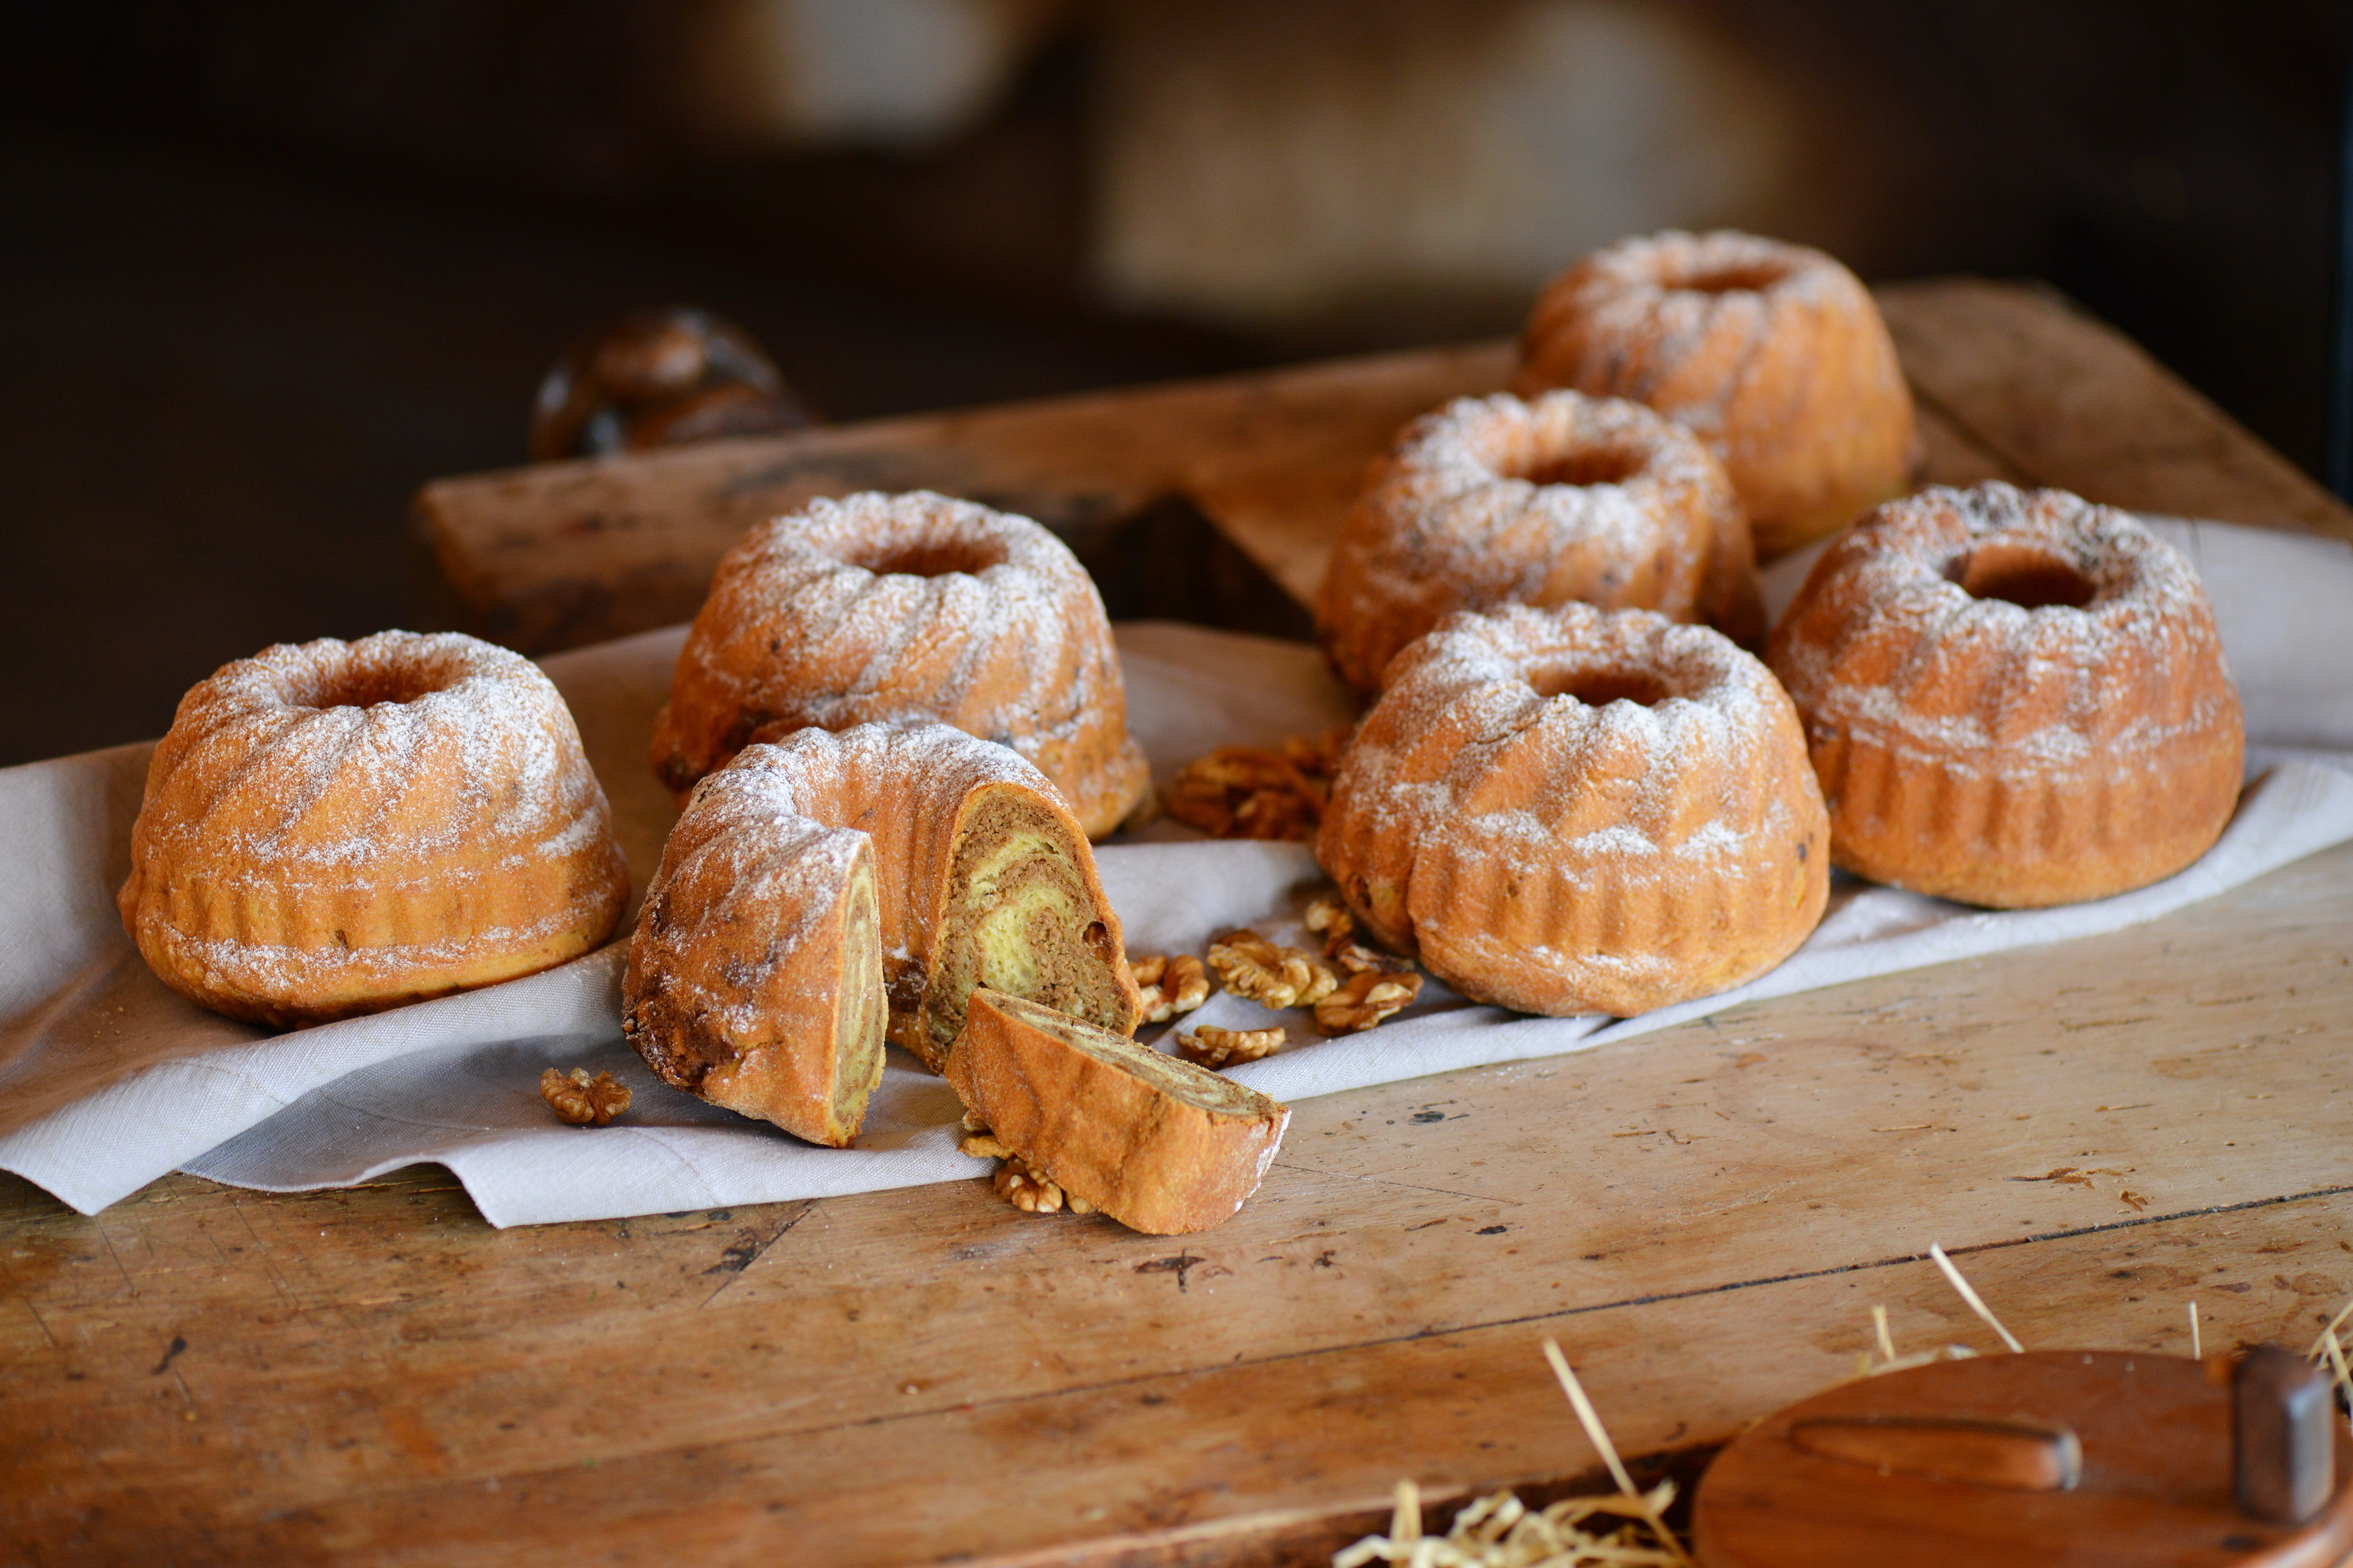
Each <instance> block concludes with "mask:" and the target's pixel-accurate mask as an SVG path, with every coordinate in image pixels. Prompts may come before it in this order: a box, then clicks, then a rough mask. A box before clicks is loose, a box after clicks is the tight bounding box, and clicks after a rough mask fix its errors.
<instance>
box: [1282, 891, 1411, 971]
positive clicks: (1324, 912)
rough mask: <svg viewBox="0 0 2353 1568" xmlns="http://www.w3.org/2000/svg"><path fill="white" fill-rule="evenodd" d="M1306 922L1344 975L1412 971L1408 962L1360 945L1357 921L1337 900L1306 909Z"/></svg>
mask: <svg viewBox="0 0 2353 1568" xmlns="http://www.w3.org/2000/svg"><path fill="white" fill-rule="evenodd" d="M1305 919H1306V925H1307V929H1308V930H1309V931H1314V932H1315V933H1316V934H1317V935H1319V936H1321V937H1322V938H1323V939H1324V957H1326V958H1328V959H1330V960H1331V961H1332V963H1334V965H1335V966H1336V967H1337V968H1338V969H1339V971H1340V973H1343V974H1362V973H1365V972H1366V970H1371V969H1380V970H1388V971H1391V972H1400V971H1410V970H1411V969H1412V968H1413V963H1412V961H1411V960H1409V959H1404V958H1399V957H1398V955H1397V954H1395V953H1393V952H1382V951H1381V950H1380V949H1379V948H1377V947H1372V946H1368V945H1367V944H1366V943H1364V942H1358V941H1357V940H1356V915H1355V913H1354V912H1353V911H1352V910H1349V908H1348V906H1347V905H1345V904H1344V903H1342V902H1341V901H1340V900H1338V899H1335V898H1331V897H1328V896H1327V897H1324V898H1320V899H1317V900H1315V901H1314V902H1313V903H1311V904H1309V905H1308V906H1307V914H1306V917H1305Z"/></svg>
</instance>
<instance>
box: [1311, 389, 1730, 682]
mask: <svg viewBox="0 0 2353 1568" xmlns="http://www.w3.org/2000/svg"><path fill="white" fill-rule="evenodd" d="M1572 599H1577V600H1583V601H1584V602H1586V603H1588V604H1593V605H1600V606H1601V607H1602V608H1604V609H1651V610H1657V611H1659V612H1660V613H1661V614H1662V615H1664V616H1667V617H1668V618H1669V619H1671V620H1677V621H1703V620H1704V621H1708V622H1712V623H1713V624H1715V626H1718V627H1719V628H1721V629H1722V630H1724V631H1725V632H1726V633H1728V634H1729V635H1730V636H1732V637H1734V638H1735V639H1736V640H1738V641H1742V642H1746V643H1749V644H1752V645H1753V644H1755V643H1757V642H1758V641H1761V640H1762V639H1763V637H1764V635H1765V619H1764V611H1763V609H1762V607H1761V605H1760V604H1759V601H1758V597H1757V564H1756V559H1755V555H1754V552H1752V550H1751V549H1750V547H1749V542H1748V527H1747V522H1746V520H1745V519H1744V517H1743V516H1742V514H1741V510H1740V503H1739V500H1738V498H1736V496H1735V495H1734V494H1733V490H1732V484H1731V481H1730V480H1728V479H1726V478H1725V473H1724V469H1723V468H1722V466H1721V465H1719V464H1718V463H1717V462H1716V460H1715V458H1713V457H1711V456H1709V454H1708V452H1707V449H1706V448H1705V447H1703V446H1702V445H1701V444H1700V443H1699V441H1698V440H1697V439H1696V438H1695V437H1693V436H1692V435H1691V434H1690V433H1689V432H1687V431H1685V430H1683V428H1681V427H1680V426H1676V425H1673V424H1672V423H1670V422H1669V421H1667V420H1666V419H1663V418H1662V417H1661V416H1658V415H1656V414H1653V413H1651V411H1650V410H1649V409H1647V408H1644V407H1642V406H1641V405H1639V404H1633V403H1628V402H1624V401H1622V400H1620V399H1615V398H1588V397H1582V396H1579V395H1577V394H1576V393H1573V392H1556V393H1551V394H1547V395H1542V396H1539V397H1537V398H1535V400H1534V401H1532V402H1528V403H1523V402H1521V401H1520V400H1519V399H1518V398H1516V397H1513V396H1510V395H1497V396H1494V397H1486V398H1469V397H1465V398H1461V399H1458V400H1457V401H1455V402H1454V403H1452V404H1450V405H1448V406H1447V407H1445V408H1444V409H1442V410H1440V412H1438V413H1436V414H1431V415H1426V416H1423V417H1422V418H1420V419H1418V420H1416V421H1415V422H1414V423H1413V424H1412V425H1410V426H1408V427H1407V428H1406V430H1405V432H1404V433H1403V434H1402V435H1401V436H1399V437H1398V442H1397V445H1396V447H1395V448H1394V450H1392V451H1391V452H1390V454H1389V455H1388V458H1386V459H1385V460H1384V461H1383V462H1382V463H1381V465H1380V466H1379V468H1377V470H1376V471H1375V473H1374V475H1373V478H1372V480H1371V482H1370V483H1369V484H1368V485H1367V486H1366V489H1365V493H1364V494H1363V495H1362V496H1361V497H1359V498H1358V500H1357V501H1356V505H1355V506H1354V507H1353V508H1352V509H1351V510H1350V511H1349V513H1348V516H1347V519H1346V521H1345V523H1343V525H1342V527H1341V531H1340V537H1339V539H1338V541H1337V542H1335V545H1334V546H1333V552H1332V563H1331V566H1330V568H1329V569H1328V571H1327V572H1326V574H1325V575H1324V588H1323V592H1322V594H1321V595H1320V596H1319V598H1318V603H1317V610H1316V623H1317V628H1318V630H1319V632H1320V633H1321V635H1322V637H1323V639H1324V647H1325V648H1326V650H1327V651H1328V652H1329V653H1330V654H1331V656H1332V662H1333V664H1334V665H1335V667H1336V668H1338V670H1339V671H1340V673H1341V675H1342V676H1343V677H1344V678H1345V679H1347V680H1348V681H1350V682H1351V683H1353V684H1354V685H1356V686H1357V687H1359V688H1361V689H1366V690H1373V689H1377V688H1378V687H1379V685H1380V680H1381V671H1382V670H1383V668H1386V667H1387V666H1388V661H1389V659H1390V658H1393V657H1394V656H1395V655H1396V653H1397V651H1398V649H1399V648H1401V647H1405V646H1406V645H1407V644H1408V643H1409V642H1411V641H1413V639H1414V638H1416V637H1419V636H1421V635H1422V634H1423V633H1424V632H1426V631H1428V630H1430V627H1432V626H1436V625H1437V624H1438V622H1439V620H1440V617H1441V616H1446V615H1449V614H1451V612H1453V611H1455V610H1486V609H1493V608H1494V607H1496V606H1497V605H1558V604H1564V603H1567V601H1569V600H1572Z"/></svg>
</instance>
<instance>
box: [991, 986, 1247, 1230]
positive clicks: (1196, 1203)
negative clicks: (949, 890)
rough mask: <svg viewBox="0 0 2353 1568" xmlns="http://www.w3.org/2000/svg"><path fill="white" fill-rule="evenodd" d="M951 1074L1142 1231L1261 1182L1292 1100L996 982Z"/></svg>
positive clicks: (1013, 1136)
mask: <svg viewBox="0 0 2353 1568" xmlns="http://www.w3.org/2000/svg"><path fill="white" fill-rule="evenodd" d="M947 1079H948V1082H949V1083H950V1084H951V1085H952V1086H954V1088H955V1091H956V1093H957V1095H958V1096H960V1097H961V1098H962V1099H963V1100H964V1103H965V1110H968V1111H970V1112H971V1113H972V1115H973V1117H974V1118H975V1119H976V1120H977V1121H983V1122H986V1123H987V1126H988V1129H989V1131H990V1132H991V1133H992V1134H993V1135H994V1136H995V1137H996V1138H997V1142H1000V1143H1003V1144H1004V1145H1005V1146H1006V1147H1007V1148H1008V1149H1011V1150H1012V1151H1013V1152H1015V1153H1017V1154H1018V1155H1019V1156H1020V1157H1021V1160H1022V1163H1024V1164H1026V1165H1028V1166H1029V1168H1030V1169H1031V1170H1032V1171H1034V1172H1037V1173H1039V1174H1041V1175H1043V1176H1046V1177H1047V1178H1049V1179H1050V1180H1051V1181H1053V1182H1055V1183H1057V1184H1060V1186H1061V1187H1062V1188H1063V1190H1064V1191H1066V1192H1069V1193H1071V1194H1075V1195H1077V1196H1079V1197H1082V1198H1084V1199H1085V1200H1086V1201H1087V1202H1089V1203H1091V1204H1092V1205H1094V1206H1095V1207H1097V1208H1099V1209H1101V1210H1102V1211H1103V1213H1105V1214H1107V1215H1111V1216H1112V1217H1113V1219H1115V1220H1118V1221H1119V1222H1120V1223H1121V1224H1122V1225H1124V1226H1127V1227H1128V1228H1130V1229H1131V1230H1140V1231H1144V1232H1145V1233H1146V1234H1148V1235H1153V1236H1174V1235H1177V1234H1179V1233H1181V1232H1186V1231H1196V1230H1207V1229H1208V1228H1209V1227H1210V1226H1214V1225H1218V1224H1219V1223H1221V1222H1223V1221H1225V1220H1227V1219H1229V1218H1230V1217H1232V1215H1233V1214H1234V1212H1235V1211H1236V1210H1237V1209H1239V1208H1240V1207H1241V1206H1242V1202H1243V1200H1244V1199H1246V1198H1248V1197H1249V1196H1250V1194H1252V1193H1254V1192H1256V1191H1257V1190H1258V1184H1259V1181H1260V1178H1261V1177H1262V1176H1264V1175H1265V1174H1266V1168H1267V1166H1268V1164H1269V1163H1271V1162H1272V1161H1273V1159H1274V1152H1275V1151H1276V1150H1277V1149H1278V1148H1280V1147H1281V1146H1282V1132H1283V1129H1284V1128H1285V1127H1287V1126H1289V1125H1290V1122H1291V1108H1290V1107H1289V1106H1286V1105H1282V1104H1279V1103H1277V1102H1276V1101H1274V1100H1269V1099H1268V1098H1267V1097H1266V1096H1265V1095H1262V1094H1261V1093H1259V1092H1258V1091H1257V1090H1256V1089H1248V1088H1245V1087H1244V1086H1242V1085H1240V1084H1238V1083H1235V1082H1234V1081H1232V1080H1231V1079H1225V1078H1220V1077H1219V1075H1217V1074H1216V1073H1213V1072H1209V1071H1208V1070H1206V1069H1204V1068H1198V1067H1195V1066H1194V1065H1193V1064H1192V1063H1190V1062H1187V1061H1183V1060H1180V1059H1179V1058H1176V1057H1172V1056H1166V1055H1164V1054H1163V1053H1161V1052H1159V1051H1155V1050H1154V1049H1152V1048H1151V1047H1148V1046H1140V1045H1138V1044H1136V1043H1135V1042H1134V1040H1132V1039H1129V1038H1128V1037H1126V1036H1124V1035H1118V1034H1113V1032H1112V1031H1110V1030H1108V1029H1103V1028H1098V1027H1096V1026H1093V1025H1091V1024H1088V1023H1085V1022H1082V1020H1080V1019H1077V1018H1072V1017H1070V1016H1067V1015H1064V1014H1061V1013H1058V1012H1056V1011H1054V1010H1053V1009H1052V1008H1050V1007H1046V1006H1042V1005H1039V1004H1038V1003H1035V1002H1029V1001H1025V1000H1023V999H1022V998H1020V997H1018V996H1008V995H1007V994H1004V993H1002V992H998V991H993V990H989V989H987V988H986V987H983V988H981V989H978V990H976V991H974V992H973V993H972V995H971V999H970V1002H969V1004H968V1005H967V1006H966V1008H965V1023H964V1032H963V1034H962V1035H960V1036H959V1037H957V1039H956V1044H955V1049H954V1050H953V1051H951V1052H950V1053H949V1054H948V1058H947Z"/></svg>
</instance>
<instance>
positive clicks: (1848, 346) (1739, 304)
mask: <svg viewBox="0 0 2353 1568" xmlns="http://www.w3.org/2000/svg"><path fill="white" fill-rule="evenodd" d="M1556 386H1567V387H1575V388H1576V389H1577V390H1578V391H1580V392H1585V393H1589V394H1593V395H1610V396H1618V397H1630V398H1632V399H1633V400H1635V401H1636V402H1638V403H1641V404H1644V405H1648V406H1649V407H1651V408H1653V409H1656V410H1657V411H1658V412H1659V413H1661V414H1663V415H1666V416H1669V417H1670V418H1672V419H1673V420H1675V421H1676V422H1677V423H1678V424H1681V425H1683V426H1685V427H1686V428H1688V429H1690V430H1691V431H1692V432H1693V433H1694V434H1695V435H1697V436H1698V437H1700V438H1701V439H1702V440H1704V442H1706V443H1707V445H1708V447H1709V448H1710V450H1712V451H1713V452H1715V455H1716V457H1718V458H1721V459H1722V460H1723V463H1724V466H1725V470H1726V471H1727V472H1728V473H1729V474H1730V475H1731V478H1732V483H1733V486H1734V488H1735V489H1737V490H1738V492H1739V494H1740V499H1741V501H1742V503H1743V505H1744V506H1745V507H1746V510H1747V511H1748V515H1749V521H1750V523H1751V525H1752V527H1753V528H1754V529H1755V531H1756V535H1757V539H1756V544H1757V554H1758V555H1759V556H1760V557H1770V556H1772V555H1774V554H1777V553H1778V552H1780V551H1782V550H1785V549H1788V548H1790V547H1791V546H1793V545H1795V544H1798V543H1801V542H1804V541H1805V540H1807V539H1810V538H1814V537H1818V536H1819V535H1820V533H1822V532H1824V531H1828V530H1829V529H1830V528H1833V527H1837V526H1839V525H1841V524H1843V523H1845V522H1846V521H1849V520H1850V519H1852V517H1853V516H1854V515H1855V514H1856V513H1858V512H1860V511H1862V510H1864V509H1865V508H1867V507H1869V506H1870V505H1872V504H1873V503H1874V502H1876V501H1879V500H1884V499H1885V498H1886V497H1887V496H1889V495H1891V494H1894V493H1895V491H1896V490H1897V489H1900V487H1901V485H1902V483H1903V480H1904V478H1905V473H1906V471H1907V470H1908V468H1910V466H1911V463H1912V460H1913V448H1914V445H1915V433H1914V420H1913V410H1912V396H1911V391H1910V389H1909V387H1908V386H1907V385H1906V384H1905V380H1904V374H1903V370H1902V367H1901V366H1900V365H1899V364H1898V363H1897V362H1896V358H1895V349H1894V342H1892V341H1891V340H1890V339H1889V337H1888V335H1887V329H1886V326H1885V324H1884V323H1883V321H1881V320H1880V316H1879V310H1878V307H1877V306H1876V305H1874V304H1873V301H1872V299H1871V295H1870V293H1869V291H1868V290H1866V289H1864V288H1863V286H1862V283H1861V282H1860V281H1859V280H1858V279H1856V278H1855V276H1854V275H1853V274H1852V272H1849V271H1848V270H1847V269H1846V268H1844V267H1842V266H1841V265H1840V264H1839V263H1838V262H1837V261H1835V260H1833V259H1832V258H1831V257H1829V256H1826V255H1824V254H1823V253H1822V252H1820V251H1819V250H1814V249H1810V248H1809V247H1804V246H1797V245H1787V244H1783V243H1782V242H1780V241H1778V240H1770V239H1762V238H1759V237H1757V236H1755V235H1747V234H1740V233H1736V232H1734V231H1731V230H1717V231H1715V232H1713V233H1708V234H1687V233H1683V232H1682V231H1680V230H1669V231H1666V232H1664V233H1661V234H1655V235H1651V236H1647V237H1640V238H1632V239H1624V240H1620V241H1619V242H1618V243H1616V244H1615V245H1611V246H1609V247H1606V248H1604V249H1601V250H1599V251H1596V252H1594V253H1593V254H1592V255H1591V256H1588V257H1587V258H1585V259H1584V260H1582V261H1580V262H1578V263H1577V265H1576V266H1574V267H1572V268H1569V269H1568V270H1567V271H1566V272H1564V273H1562V274H1561V275H1560V276H1559V277H1558V278H1556V279H1553V281H1552V282H1551V283H1550V284H1548V285H1546V289H1545V290H1544V292H1543V293H1542V294H1541V295H1540V296H1539V297H1538V298H1537V300H1536V305H1535V310H1534V311H1533V312H1531V314H1530V315H1529V318H1528V323H1527V327H1526V329H1525V332H1524V333H1523V334H1522V337H1521V344H1520V369H1519V372H1518V374H1516V375H1515V376H1514V380H1513V389H1514V391H1516V392H1518V393H1520V394H1521V395H1532V394H1534V393H1535V392H1538V391H1541V390H1543V389H1545V388H1547V387H1556Z"/></svg>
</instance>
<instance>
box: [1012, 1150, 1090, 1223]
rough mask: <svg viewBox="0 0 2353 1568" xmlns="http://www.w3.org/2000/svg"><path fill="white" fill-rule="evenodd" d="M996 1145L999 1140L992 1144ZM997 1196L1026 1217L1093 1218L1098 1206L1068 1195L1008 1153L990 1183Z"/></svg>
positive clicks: (1071, 1194) (1045, 1175)
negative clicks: (1061, 1215) (1065, 1214)
mask: <svg viewBox="0 0 2353 1568" xmlns="http://www.w3.org/2000/svg"><path fill="white" fill-rule="evenodd" d="M990 1142H995V1140H993V1139H992V1140H990ZM988 1180H989V1185H990V1186H992V1187H994V1188H995V1189H996V1191H997V1196H998V1197H1000V1198H1003V1199H1004V1200H1005V1201H1006V1202H1007V1203H1008V1204H1011V1205H1013V1206H1014V1207H1015V1208H1018V1209H1019V1210H1020V1211H1021V1212H1022V1213H1024V1214H1057V1213H1060V1211H1061V1210H1063V1209H1068V1210H1070V1211H1071V1213H1072V1214H1092V1213H1094V1212H1095V1205H1092V1204H1091V1203H1089V1202H1087V1200H1086V1199H1084V1198H1082V1197H1081V1196H1079V1195H1078V1194H1076V1193H1071V1192H1065V1191H1063V1190H1062V1188H1061V1187H1060V1186H1058V1185H1057V1184H1055V1182H1054V1179H1053V1178H1052V1177H1051V1176H1050V1175H1048V1174H1047V1173H1045V1172H1043V1171H1033V1170H1031V1169H1030V1168H1029V1165H1028V1164H1026V1163H1023V1161H1022V1158H1021V1156H1020V1155H1018V1154H1015V1153H1012V1152H1008V1153H1007V1154H1006V1156H1005V1163H1003V1164H1002V1165H999V1166H998V1167H997V1173H996V1174H995V1175H993V1176H991V1177H990V1178H989V1179H988Z"/></svg>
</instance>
